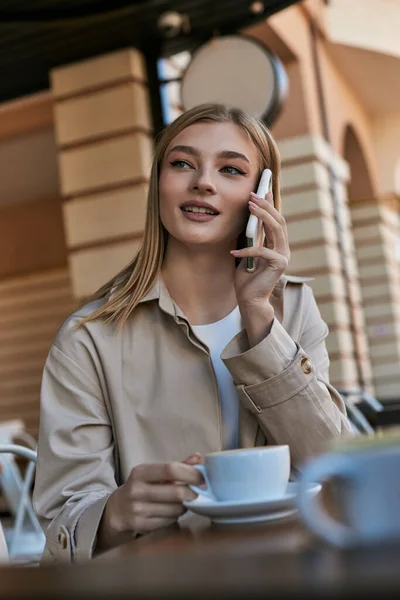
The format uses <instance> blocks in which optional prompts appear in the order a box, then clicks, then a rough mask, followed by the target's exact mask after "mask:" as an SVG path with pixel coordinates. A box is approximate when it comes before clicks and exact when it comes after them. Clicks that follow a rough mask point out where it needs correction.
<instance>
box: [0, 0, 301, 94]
mask: <svg viewBox="0 0 400 600" xmlns="http://www.w3.org/2000/svg"><path fill="white" fill-rule="evenodd" d="M297 1H298V0H264V2H252V1H251V0H131V1H127V0H1V2H0V102H4V101H6V100H10V99H12V98H17V97H19V96H24V95H26V94H31V93H33V92H37V91H39V90H43V89H46V88H48V87H49V80H48V74H49V71H50V69H52V68H53V67H57V66H59V65H63V64H68V63H71V62H74V61H79V60H83V59H85V58H88V57H90V56H95V55H98V54H104V53H107V52H112V51H114V50H117V49H120V48H126V47H130V46H136V47H138V48H140V49H142V50H143V51H144V52H145V53H146V54H149V53H152V54H153V56H154V55H158V56H159V55H168V54H173V53H176V52H179V51H181V50H185V49H190V48H193V47H194V46H196V45H197V44H199V43H201V42H203V41H205V40H207V39H209V38H210V37H211V36H212V35H213V34H215V33H218V34H221V35H223V34H226V33H232V32H234V31H238V30H240V29H242V28H243V27H246V26H249V25H252V24H255V23H257V22H259V21H260V20H261V19H265V18H267V17H268V16H270V15H272V14H273V13H275V12H277V11H279V10H282V9H283V8H286V7H288V6H290V5H291V4H294V3H295V2H297ZM252 5H253V6H254V5H255V8H258V7H259V6H260V5H263V6H264V10H263V12H262V13H257V12H253V11H252V8H251V7H252ZM171 10H173V11H178V12H179V13H181V14H183V15H187V16H188V17H189V21H190V25H191V27H190V32H189V33H184V34H182V35H180V36H179V37H176V38H173V39H165V38H164V37H163V36H162V35H161V33H160V31H159V28H158V26H157V22H158V19H159V17H160V15H161V14H163V13H164V12H166V11H171Z"/></svg>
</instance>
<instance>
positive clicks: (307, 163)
mask: <svg viewBox="0 0 400 600" xmlns="http://www.w3.org/2000/svg"><path fill="white" fill-rule="evenodd" d="M279 149H280V152H281V158H282V177H281V189H282V204H283V214H284V216H285V218H286V220H287V224H288V232H289V240H290V246H291V251H292V258H291V261H290V264H289V268H288V273H289V274H291V275H301V276H309V277H313V278H314V279H313V281H311V282H310V283H309V285H310V286H311V287H312V288H313V291H314V295H315V297H316V300H317V303H318V306H319V309H320V311H321V315H322V317H323V319H324V320H325V321H326V323H327V324H328V326H329V331H330V333H329V336H328V339H327V348H328V352H329V355H330V359H331V367H330V378H331V381H332V383H333V385H335V386H336V387H337V388H339V389H341V390H351V389H354V388H358V387H359V384H358V377H357V362H358V364H359V366H360V369H361V372H362V375H363V380H364V389H365V390H366V391H368V392H372V391H373V389H372V375H371V367H370V361H369V351H368V342H367V339H366V336H365V332H364V315H363V311H362V305H361V293H360V286H359V280H358V279H359V278H358V271H357V265H356V261H355V252H354V244H353V238H352V233H351V228H350V216H349V211H348V206H347V195H346V182H347V180H348V177H349V170H348V166H347V164H346V163H345V162H344V161H343V159H342V158H341V157H340V156H338V155H337V154H335V153H334V151H333V149H332V148H331V147H330V146H329V145H328V144H327V143H326V141H325V140H323V139H322V138H321V137H318V136H301V137H296V138H290V139H284V140H281V141H280V142H279ZM328 165H331V167H332V168H333V170H334V173H335V180H336V189H337V194H338V197H339V202H340V212H341V220H342V222H343V223H344V230H343V235H344V241H345V259H346V261H347V266H348V270H349V272H350V274H351V284H350V288H351V291H350V296H351V301H352V303H353V305H354V308H355V310H354V316H353V315H352V313H351V311H350V309H349V301H348V294H347V290H346V285H345V280H344V276H343V272H342V266H341V260H340V253H339V246H338V231H337V225H336V221H335V216H334V214H335V213H334V205H333V199H332V194H331V190H330V185H331V182H330V177H329V171H328ZM355 336H358V339H359V342H360V347H361V353H360V355H359V356H358V357H357V362H356V358H355V350H354V348H355Z"/></svg>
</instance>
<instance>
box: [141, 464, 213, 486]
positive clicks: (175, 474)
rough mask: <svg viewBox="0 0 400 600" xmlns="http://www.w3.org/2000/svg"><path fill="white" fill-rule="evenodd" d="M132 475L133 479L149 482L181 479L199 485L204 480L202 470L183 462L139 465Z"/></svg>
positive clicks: (183, 481) (180, 480) (182, 481)
mask: <svg viewBox="0 0 400 600" xmlns="http://www.w3.org/2000/svg"><path fill="white" fill-rule="evenodd" d="M130 477H131V480H132V481H145V482H148V483H161V482H163V481H179V482H181V483H191V484H193V485H199V484H200V483H202V482H203V476H202V474H201V473H200V471H198V470H197V469H195V468H194V467H192V466H191V465H185V464H184V463H181V462H171V463H155V464H144V465H138V466H137V467H135V468H134V469H132V471H131V475H130Z"/></svg>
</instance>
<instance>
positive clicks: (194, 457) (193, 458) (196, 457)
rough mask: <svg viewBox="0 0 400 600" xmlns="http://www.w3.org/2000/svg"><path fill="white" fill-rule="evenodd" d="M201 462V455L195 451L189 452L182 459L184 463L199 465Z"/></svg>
mask: <svg viewBox="0 0 400 600" xmlns="http://www.w3.org/2000/svg"><path fill="white" fill-rule="evenodd" d="M202 462H203V459H202V457H201V454H200V452H195V453H194V454H191V455H190V456H188V457H187V458H185V460H184V461H183V463H184V464H185V465H200V464H202Z"/></svg>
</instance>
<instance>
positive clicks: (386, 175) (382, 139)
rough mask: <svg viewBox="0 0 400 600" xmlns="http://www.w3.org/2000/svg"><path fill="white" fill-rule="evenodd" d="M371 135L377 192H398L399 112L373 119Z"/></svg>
mask: <svg viewBox="0 0 400 600" xmlns="http://www.w3.org/2000/svg"><path fill="white" fill-rule="evenodd" d="M399 77H400V76H399ZM373 137H374V145H375V153H376V164H377V171H378V188H379V194H380V195H386V194H389V195H390V194H392V193H395V194H400V112H399V113H397V114H390V115H387V116H386V117H380V118H377V119H375V121H374V122H373Z"/></svg>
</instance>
